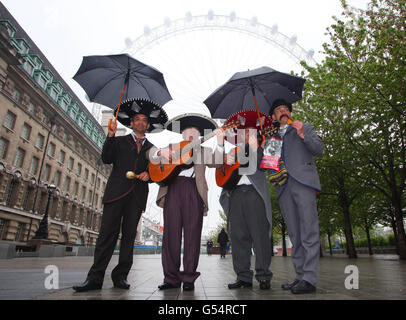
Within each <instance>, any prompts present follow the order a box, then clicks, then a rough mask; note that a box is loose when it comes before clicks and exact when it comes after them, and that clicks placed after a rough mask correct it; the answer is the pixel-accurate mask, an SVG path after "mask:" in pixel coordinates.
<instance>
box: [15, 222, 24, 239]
mask: <svg viewBox="0 0 406 320" xmlns="http://www.w3.org/2000/svg"><path fill="white" fill-rule="evenodd" d="M24 231H25V223H21V222H19V223H18V226H17V231H16V235H15V238H14V239H15V241H23V236H24Z"/></svg>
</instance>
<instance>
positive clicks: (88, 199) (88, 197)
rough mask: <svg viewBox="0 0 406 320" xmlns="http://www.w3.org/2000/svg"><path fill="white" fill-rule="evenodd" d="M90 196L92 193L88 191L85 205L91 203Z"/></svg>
mask: <svg viewBox="0 0 406 320" xmlns="http://www.w3.org/2000/svg"><path fill="white" fill-rule="evenodd" d="M92 195H93V192H92V191H91V190H89V193H88V194H87V203H90V204H91V203H92Z"/></svg>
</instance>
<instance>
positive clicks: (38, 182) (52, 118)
mask: <svg viewBox="0 0 406 320" xmlns="http://www.w3.org/2000/svg"><path fill="white" fill-rule="evenodd" d="M55 118H56V116H55V115H54V116H52V117H51V118H50V119H49V122H50V123H51V127H50V128H49V131H48V135H47V141H46V142H45V148H44V152H43V153H42V160H41V166H40V169H39V174H38V179H37V188H36V190H35V196H34V202H33V204H32V214H34V213H35V205H36V204H37V198H38V189H39V184H40V181H41V174H42V168H43V166H44V160H45V156H46V152H47V149H48V142H49V136H50V135H51V132H52V128H53V126H54V125H55V123H56V121H55ZM32 220H33V218H30V227H29V228H28V233H27V242H28V240H29V237H30V234H31V228H32Z"/></svg>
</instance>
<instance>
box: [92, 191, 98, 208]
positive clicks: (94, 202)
mask: <svg viewBox="0 0 406 320" xmlns="http://www.w3.org/2000/svg"><path fill="white" fill-rule="evenodd" d="M98 202H99V195H98V194H97V193H95V194H94V201H92V206H93V204H94V205H95V207H97V203H98Z"/></svg>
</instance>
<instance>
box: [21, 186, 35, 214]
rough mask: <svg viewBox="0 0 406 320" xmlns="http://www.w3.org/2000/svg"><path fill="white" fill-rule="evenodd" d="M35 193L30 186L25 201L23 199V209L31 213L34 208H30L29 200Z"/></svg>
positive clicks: (26, 191)
mask: <svg viewBox="0 0 406 320" xmlns="http://www.w3.org/2000/svg"><path fill="white" fill-rule="evenodd" d="M33 191H34V188H33V187H31V186H28V187H27V189H26V190H25V194H24V199H23V209H24V210H26V211H29V210H31V209H32V208H28V205H29V200H30V197H31V195H32V192H33Z"/></svg>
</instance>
